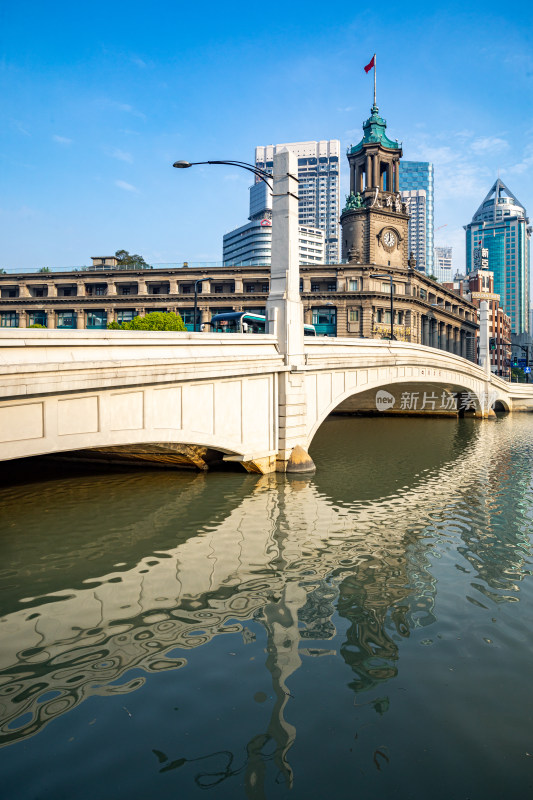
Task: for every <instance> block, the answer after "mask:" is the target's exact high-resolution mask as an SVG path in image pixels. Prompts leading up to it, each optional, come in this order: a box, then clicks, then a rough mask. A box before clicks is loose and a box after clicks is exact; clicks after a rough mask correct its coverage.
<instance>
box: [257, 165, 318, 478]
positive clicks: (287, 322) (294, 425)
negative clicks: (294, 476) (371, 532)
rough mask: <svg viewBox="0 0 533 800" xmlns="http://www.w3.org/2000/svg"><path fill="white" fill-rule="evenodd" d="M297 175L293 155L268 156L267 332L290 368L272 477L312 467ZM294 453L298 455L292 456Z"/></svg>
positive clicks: (282, 380) (281, 384) (283, 377)
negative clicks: (270, 190)
mask: <svg viewBox="0 0 533 800" xmlns="http://www.w3.org/2000/svg"><path fill="white" fill-rule="evenodd" d="M297 175H298V165H297V161H296V156H295V155H294V153H290V152H289V151H288V150H282V151H281V152H279V153H275V154H274V168H273V182H272V185H273V193H272V223H273V224H272V260H271V268H270V294H269V295H268V300H267V317H268V320H269V332H270V333H274V330H273V328H274V327H275V329H276V330H275V333H276V335H277V339H278V347H279V349H280V352H281V354H282V355H283V357H284V361H285V364H286V365H287V366H289V367H290V368H291V370H290V372H282V373H281V374H280V375H279V378H278V390H279V406H278V408H279V410H278V428H279V433H278V454H277V458H276V471H277V472H287V471H291V470H293V469H297V471H299V472H303V471H309V472H310V471H312V470H314V469H315V465H314V464H313V461H312V460H311V458H310V457H309V455H308V454H307V453H305V451H304V450H303V447H302V445H304V444H305V440H306V422H307V400H306V392H305V384H304V377H303V374H301V373H300V374H298V372H297V370H298V368H299V367H301V366H303V364H304V363H305V355H304V318H303V306H302V302H301V299H300V268H299V264H298V194H297V192H298V182H299V181H298V177H297ZM297 447H298V448H299V450H297V451H295V448H297ZM304 453H305V455H303V454H304ZM291 459H292V460H291Z"/></svg>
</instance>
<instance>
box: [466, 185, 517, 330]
mask: <svg viewBox="0 0 533 800" xmlns="http://www.w3.org/2000/svg"><path fill="white" fill-rule="evenodd" d="M465 231H466V271H467V274H468V273H470V272H472V271H473V270H474V269H475V268H476V266H475V264H474V251H475V250H480V249H481V248H485V249H486V250H488V269H489V270H490V271H491V272H493V273H494V291H495V293H496V294H499V295H500V302H501V305H502V306H503V309H504V311H505V313H506V314H508V315H509V317H510V318H511V330H512V331H513V333H517V334H519V333H528V332H530V326H529V313H528V312H529V268H530V262H529V259H530V236H531V228H530V227H529V219H528V217H527V213H526V209H525V208H524V206H523V205H522V204H521V203H520V202H519V200H517V198H516V197H515V196H514V194H513V193H512V192H511V191H510V189H508V188H507V186H506V185H505V184H504V182H503V181H502V180H500V178H498V180H497V181H496V182H495V183H494V185H493V186H492V188H491V190H490V192H489V193H488V195H487V196H486V197H485V199H484V200H483V202H482V204H481V205H480V207H479V208H478V210H477V211H476V213H475V214H474V216H473V217H472V222H471V223H470V224H469V225H465Z"/></svg>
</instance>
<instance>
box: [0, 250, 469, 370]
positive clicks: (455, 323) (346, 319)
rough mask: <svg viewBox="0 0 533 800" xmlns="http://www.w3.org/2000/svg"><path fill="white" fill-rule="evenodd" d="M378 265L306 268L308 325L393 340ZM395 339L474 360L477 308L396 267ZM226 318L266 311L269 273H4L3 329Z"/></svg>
mask: <svg viewBox="0 0 533 800" xmlns="http://www.w3.org/2000/svg"><path fill="white" fill-rule="evenodd" d="M374 273H375V266H373V265H370V264H364V265H363V264H356V263H351V264H337V265H324V264H322V265H316V266H315V265H308V266H301V267H300V291H301V298H302V302H303V306H304V318H305V322H309V323H313V324H314V325H315V326H316V327H317V332H318V333H319V334H322V335H330V336H335V335H337V336H355V337H365V338H386V337H388V336H389V332H390V282H389V281H388V280H385V279H382V278H379V277H378V278H373V277H372V275H373V274H374ZM393 275H394V282H393V291H394V335H395V337H396V338H397V339H401V340H403V341H410V342H419V343H423V344H428V345H432V346H434V347H440V348H441V349H443V350H449V351H451V352H458V353H459V354H461V355H464V356H465V357H466V356H468V357H470V356H471V355H472V353H471V352H470V351H469V342H470V341H471V337H472V335H475V331H476V329H477V322H476V309H475V307H474V306H473V305H472V303H470V302H469V301H468V300H466V299H465V298H461V297H459V296H458V295H457V294H456V293H454V292H452V291H449V290H447V289H445V288H444V287H443V286H440V285H439V284H437V283H435V282H434V281H431V280H429V279H428V278H426V277H425V276H424V275H422V273H420V272H418V270H415V269H400V268H397V269H394V271H393ZM206 277H207V278H208V279H209V280H207V281H205V282H204V283H202V284H200V285H199V286H198V290H199V294H198V312H197V313H198V317H197V324H198V326H200V325H201V324H203V325H204V326H206V329H207V330H208V329H209V328H208V323H209V321H210V319H211V317H212V316H214V314H218V313H221V312H223V311H255V312H256V313H265V308H266V300H267V297H268V292H269V288H270V268H269V267H267V266H250V267H234V266H228V267H217V268H211V269H210V270H209V271H207V270H206V269H205V268H200V267H198V268H193V267H181V268H176V267H172V268H159V269H156V268H154V269H143V270H131V269H128V270H125V269H117V268H106V267H102V266H101V265H95V266H94V267H86V268H84V269H83V270H79V271H75V272H52V273H45V274H43V273H39V272H35V273H29V274H7V275H0V326H1V327H4V328H5V327H21V328H22V327H28V326H30V325H34V324H39V325H42V326H44V327H47V328H59V329H64V330H68V329H70V330H72V329H76V328H89V329H103V328H105V327H106V326H107V325H108V324H109V323H110V322H112V321H113V320H116V321H117V322H125V321H129V320H131V319H132V318H133V317H134V316H137V315H138V314H140V315H144V314H147V313H149V312H150V311H173V312H178V313H179V314H181V316H182V317H183V320H184V322H185V324H186V325H187V327H188V328H189V329H190V330H192V328H193V322H194V318H193V313H194V312H193V309H194V282H195V281H196V280H198V278H206Z"/></svg>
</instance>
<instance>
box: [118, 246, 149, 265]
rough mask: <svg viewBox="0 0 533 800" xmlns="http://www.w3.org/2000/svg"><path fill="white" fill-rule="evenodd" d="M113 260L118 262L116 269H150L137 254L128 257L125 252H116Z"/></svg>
mask: <svg viewBox="0 0 533 800" xmlns="http://www.w3.org/2000/svg"><path fill="white" fill-rule="evenodd" d="M115 258H116V259H117V261H118V267H119V268H121V269H152V268H151V266H150V264H147V263H146V261H145V260H144V258H143V257H142V256H140V255H138V254H137V253H132V254H131V255H130V253H128V251H127V250H117V252H116V253H115Z"/></svg>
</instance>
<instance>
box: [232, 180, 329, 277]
mask: <svg viewBox="0 0 533 800" xmlns="http://www.w3.org/2000/svg"><path fill="white" fill-rule="evenodd" d="M248 219H249V220H250V221H249V222H247V223H246V225H241V227H240V228H235V229H234V230H232V231H230V232H229V233H226V234H224V238H223V245H222V261H223V263H224V264H225V265H233V266H238V265H242V266H266V265H269V264H270V259H271V253H272V193H271V190H270V188H269V187H268V186H267V185H266V183H264V182H263V181H260V182H259V183H254V185H253V186H250V216H249V217H248ZM298 254H299V259H300V262H299V263H300V264H323V263H324V262H325V246H324V232H323V231H321V230H319V229H318V228H314V227H311V226H310V225H299V226H298Z"/></svg>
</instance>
